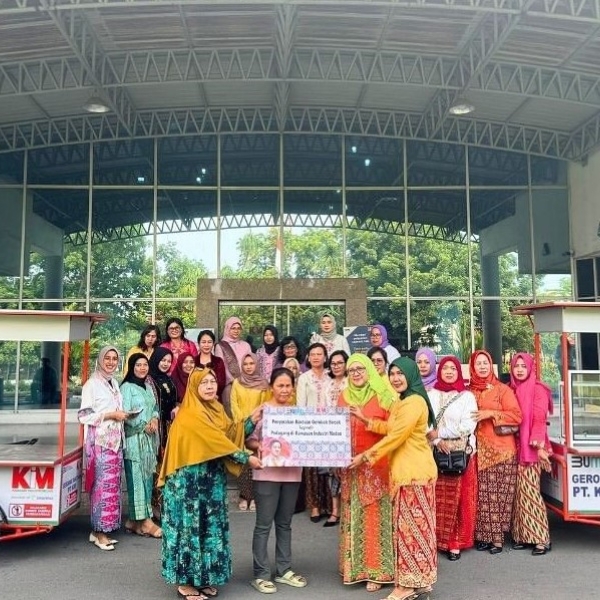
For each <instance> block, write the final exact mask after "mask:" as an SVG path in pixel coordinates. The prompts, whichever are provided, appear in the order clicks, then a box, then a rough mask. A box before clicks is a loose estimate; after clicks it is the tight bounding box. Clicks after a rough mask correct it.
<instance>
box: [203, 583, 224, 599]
mask: <svg viewBox="0 0 600 600" xmlns="http://www.w3.org/2000/svg"><path fill="white" fill-rule="evenodd" d="M199 589H200V593H201V594H204V595H205V596H208V597H209V598H216V597H217V596H218V595H219V590H218V589H217V588H216V587H213V586H212V585H207V586H206V587H202V588H199Z"/></svg>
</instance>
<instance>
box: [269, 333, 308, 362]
mask: <svg viewBox="0 0 600 600" xmlns="http://www.w3.org/2000/svg"><path fill="white" fill-rule="evenodd" d="M288 358H295V359H296V360H297V361H298V362H299V363H300V364H301V365H302V360H303V359H304V356H303V354H302V346H300V342H299V341H298V340H297V339H296V338H295V337H294V336H293V335H287V336H285V337H284V338H283V339H282V340H281V342H280V343H279V350H277V358H276V359H275V367H282V366H283V363H284V362H285V361H286V360H287V359H288Z"/></svg>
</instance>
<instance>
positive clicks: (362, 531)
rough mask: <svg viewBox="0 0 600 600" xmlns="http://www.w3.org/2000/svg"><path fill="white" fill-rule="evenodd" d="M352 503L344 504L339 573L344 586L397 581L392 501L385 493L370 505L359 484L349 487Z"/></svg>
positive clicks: (342, 506) (353, 481)
mask: <svg viewBox="0 0 600 600" xmlns="http://www.w3.org/2000/svg"><path fill="white" fill-rule="evenodd" d="M350 486H351V487H350V501H349V502H342V504H341V507H340V508H341V519H340V574H341V576H342V580H343V582H344V583H345V584H352V583H359V582H361V581H373V582H375V583H392V582H393V581H394V545H393V541H392V540H393V539H392V530H393V527H392V515H393V511H392V500H391V498H390V497H389V495H388V494H387V493H386V494H384V495H383V496H382V497H381V498H380V499H379V500H378V501H376V502H373V503H371V504H369V505H367V506H363V505H362V504H361V502H360V496H359V489H358V484H357V482H356V480H355V479H352V480H351V484H350Z"/></svg>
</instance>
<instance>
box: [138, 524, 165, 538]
mask: <svg viewBox="0 0 600 600" xmlns="http://www.w3.org/2000/svg"><path fill="white" fill-rule="evenodd" d="M134 533H137V534H138V535H143V536H146V537H152V538H156V539H157V540H158V539H160V538H162V536H163V535H162V529H161V528H160V527H159V526H158V525H155V524H154V523H152V527H151V528H150V529H149V530H148V531H144V530H143V529H142V528H140V529H139V530H138V531H134Z"/></svg>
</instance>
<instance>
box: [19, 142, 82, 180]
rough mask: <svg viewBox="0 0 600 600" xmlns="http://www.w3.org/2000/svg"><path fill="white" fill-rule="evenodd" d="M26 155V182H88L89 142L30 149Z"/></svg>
mask: <svg viewBox="0 0 600 600" xmlns="http://www.w3.org/2000/svg"><path fill="white" fill-rule="evenodd" d="M28 157H29V162H28V164H27V183H28V184H46V185H87V183H88V182H89V179H90V164H89V160H90V146H89V144H69V145H66V146H48V147H44V148H37V149H34V150H30V151H29V154H28Z"/></svg>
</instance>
